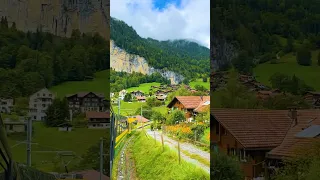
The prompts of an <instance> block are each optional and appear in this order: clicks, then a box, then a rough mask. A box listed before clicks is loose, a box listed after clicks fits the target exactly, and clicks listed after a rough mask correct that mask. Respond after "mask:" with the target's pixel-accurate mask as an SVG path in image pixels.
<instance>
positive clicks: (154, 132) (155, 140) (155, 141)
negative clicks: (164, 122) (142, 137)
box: [153, 131, 157, 144]
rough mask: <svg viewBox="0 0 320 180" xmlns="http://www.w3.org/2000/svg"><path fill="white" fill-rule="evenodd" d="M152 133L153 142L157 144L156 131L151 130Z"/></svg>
mask: <svg viewBox="0 0 320 180" xmlns="http://www.w3.org/2000/svg"><path fill="white" fill-rule="evenodd" d="M153 134H154V143H155V144H157V139H156V131H153Z"/></svg>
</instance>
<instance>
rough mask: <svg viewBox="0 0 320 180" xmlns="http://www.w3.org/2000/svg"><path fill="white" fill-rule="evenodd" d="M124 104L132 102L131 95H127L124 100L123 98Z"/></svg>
mask: <svg viewBox="0 0 320 180" xmlns="http://www.w3.org/2000/svg"><path fill="white" fill-rule="evenodd" d="M123 101H124V102H131V101H132V96H131V93H127V94H126V95H125V96H124V98H123Z"/></svg>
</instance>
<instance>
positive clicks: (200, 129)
mask: <svg viewBox="0 0 320 180" xmlns="http://www.w3.org/2000/svg"><path fill="white" fill-rule="evenodd" d="M207 127H208V126H207V125H206V124H204V123H198V124H193V125H192V126H191V130H192V132H193V134H194V136H195V137H193V138H196V139H200V137H201V136H203V134H204V131H205V129H206V128H207Z"/></svg>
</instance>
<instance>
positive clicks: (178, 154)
mask: <svg viewBox="0 0 320 180" xmlns="http://www.w3.org/2000/svg"><path fill="white" fill-rule="evenodd" d="M178 156H179V164H180V163H181V157H180V156H181V154H180V139H179V138H178Z"/></svg>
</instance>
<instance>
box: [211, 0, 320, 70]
mask: <svg viewBox="0 0 320 180" xmlns="http://www.w3.org/2000/svg"><path fill="white" fill-rule="evenodd" d="M318 7H320V1H319V0H308V1H301V0H245V1H242V0H217V1H215V3H214V4H213V7H212V9H211V13H212V14H211V17H212V19H211V26H212V32H211V35H212V36H213V38H216V39H219V38H222V39H225V40H226V41H227V42H228V43H229V44H231V45H232V47H235V49H238V50H237V51H238V52H234V53H236V54H238V55H239V58H234V60H233V61H230V62H233V63H229V64H227V66H225V67H220V69H223V70H224V69H227V68H229V67H230V66H231V64H233V65H234V66H236V68H237V69H239V70H240V71H243V72H245V73H252V71H251V70H252V67H254V66H255V65H256V64H258V63H263V62H266V61H269V60H272V59H274V58H276V57H277V56H281V54H285V53H288V52H296V51H298V50H299V49H301V48H306V49H308V50H313V49H316V48H319V47H320V34H319V32H320V9H319V8H318ZM240 49H241V50H240ZM220 59H221V58H220ZM246 59H249V60H246ZM217 60H218V61H219V59H217ZM218 64H223V63H218Z"/></svg>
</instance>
